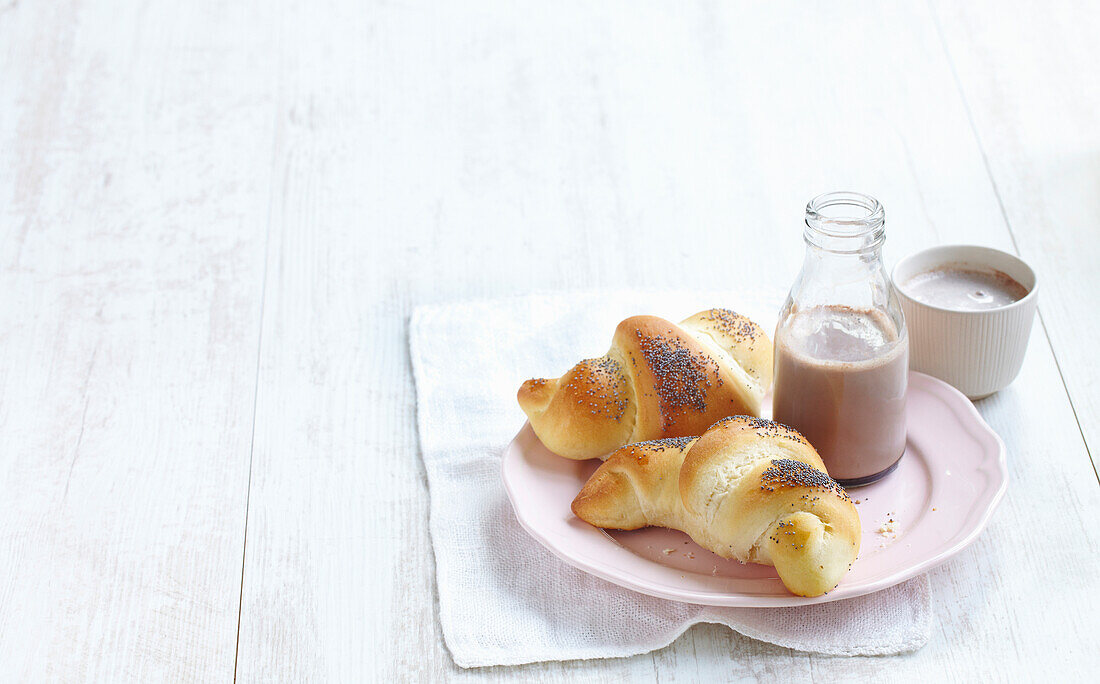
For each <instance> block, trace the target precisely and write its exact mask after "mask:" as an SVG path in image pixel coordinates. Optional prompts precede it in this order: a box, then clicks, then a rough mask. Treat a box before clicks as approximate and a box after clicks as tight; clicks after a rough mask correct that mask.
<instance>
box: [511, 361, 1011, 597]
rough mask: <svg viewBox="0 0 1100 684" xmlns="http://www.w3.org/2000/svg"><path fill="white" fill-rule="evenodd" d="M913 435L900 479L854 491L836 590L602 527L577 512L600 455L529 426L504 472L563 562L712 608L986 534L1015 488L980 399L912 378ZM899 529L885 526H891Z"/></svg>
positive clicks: (918, 556)
mask: <svg viewBox="0 0 1100 684" xmlns="http://www.w3.org/2000/svg"><path fill="white" fill-rule="evenodd" d="M908 411H909V438H908V443H907V445H906V449H905V456H904V457H903V458H902V460H901V464H900V465H899V466H898V469H897V470H896V471H894V473H893V474H891V475H890V476H888V477H887V478H885V479H884V480H882V481H880V482H877V483H875V484H872V485H868V486H866V487H862V488H859V489H853V490H852V491H851V492H850V494H851V495H852V498H853V500H855V501H856V502H857V506H856V509H857V510H858V511H859V514H860V519H861V520H862V522H863V542H862V545H861V548H860V553H859V558H857V559H856V562H855V564H854V565H853V566H852V570H851V572H849V573H848V575H847V576H846V577H845V578H844V580H843V581H842V582H841V583H840V586H838V587H837V588H836V589H834V590H833V591H831V592H829V593H828V594H826V595H824V596H819V597H816V598H802V597H800V596H794V595H792V594H791V593H790V592H788V591H787V590H786V588H785V587H784V586H783V584H782V583H781V582H780V581H779V576H778V575H777V574H776V573H775V570H774V569H773V568H771V567H768V566H763V565H751V564H748V565H742V564H741V563H738V562H737V561H735V560H732V561H731V560H726V559H723V558H720V557H718V556H716V555H714V554H713V553H711V552H709V551H707V550H705V549H703V548H701V547H699V546H697V545H696V544H695V543H694V542H692V541H691V539H690V538H688V536H687V535H685V534H683V533H681V532H675V531H672V530H665V529H660V528H647V529H643V530H636V531H633V532H619V531H616V532H604V531H602V530H598V529H596V528H594V527H592V526H590V525H588V524H587V523H585V522H582V521H581V520H579V519H577V518H576V517H575V516H574V515H573V513H572V512H571V511H570V509H569V504H570V503H571V502H572V501H573V497H575V496H576V495H577V492H578V491H580V489H581V487H582V486H583V485H584V483H585V481H586V480H587V479H588V476H589V475H590V474H591V473H592V471H594V470H595V469H596V467H597V466H598V465H599V461H571V460H569V459H566V458H562V457H560V456H557V455H555V454H553V453H551V452H550V451H549V450H548V449H547V448H546V447H544V446H543V445H542V443H541V442H540V441H539V440H538V437H536V436H535V433H534V432H533V431H532V430H531V426H530V425H525V426H524V428H523V429H522V430H520V433H519V434H518V435H516V438H515V439H514V440H512V443H511V444H509V445H508V448H507V449H506V450H505V452H504V462H503V475H504V485H505V488H506V489H507V491H508V497H509V498H510V499H511V501H512V506H513V508H515V511H516V517H517V518H519V521H520V524H522V525H523V527H524V528H525V529H526V530H527V531H528V532H529V533H530V534H531V536H533V537H534V538H535V539H537V540H538V541H539V542H541V543H542V544H543V546H545V547H546V548H548V549H549V550H550V551H552V552H553V553H554V554H555V555H557V556H558V557H559V558H561V559H562V560H564V561H565V562H567V563H569V564H571V565H574V566H576V567H578V568H580V569H581V570H584V571H586V572H589V573H591V574H593V575H596V576H597V577H602V578H603V579H605V580H608V581H609V582H614V583H615V584H619V585H621V586H624V587H627V588H629V589H633V590H635V591H640V592H642V593H644V594H650V595H652V596H659V597H661V598H666V599H672V600H675V601H685V602H688V603H703V604H708V605H713V606H758V607H765V606H791V605H800V604H806V603H822V602H825V601H836V600H839V599H845V598H852V597H853V596H860V595H862V594H869V593H871V592H873V591H878V590H880V589H885V588H886V587H889V586H893V585H895V584H897V583H899V582H902V581H904V580H907V579H909V578H910V577H913V576H915V575H918V574H920V573H922V572H924V571H926V570H928V569H930V568H932V567H935V566H936V565H939V564H940V563H943V562H944V561H946V560H947V559H948V558H950V557H951V556H953V555H955V554H956V553H958V552H959V551H961V550H962V549H964V548H965V547H966V546H967V545H968V544H970V543H971V542H973V541H974V540H975V539H977V537H978V534H979V533H980V532H981V531H982V528H984V527H985V524H986V522H988V521H989V517H990V516H991V515H992V513H993V509H994V508H995V507H996V506H997V503H998V502H999V501H1000V500H1001V497H1002V496H1003V495H1004V493H1005V488H1006V486H1007V484H1008V473H1007V470H1006V467H1005V447H1004V443H1003V442H1002V441H1001V439H1000V437H998V436H997V435H996V433H994V432H993V430H991V429H990V428H989V426H988V425H986V423H985V421H984V420H982V418H981V416H980V415H979V414H978V411H977V410H976V409H975V408H974V405H973V404H971V403H970V401H969V400H968V399H967V398H966V397H965V396H963V395H962V394H961V393H960V392H959V391H958V390H956V389H955V388H953V387H951V386H950V385H948V384H946V383H944V382H942V381H940V380H936V379H935V378H932V377H930V376H927V375H924V374H921V373H911V374H910V376H909V397H908ZM890 520H893V521H894V523H893V524H892V527H893V529H894V531H893V532H886V531H882V530H883V529H884V527H885V528H889V527H891V525H890V523H889V522H888V521H890Z"/></svg>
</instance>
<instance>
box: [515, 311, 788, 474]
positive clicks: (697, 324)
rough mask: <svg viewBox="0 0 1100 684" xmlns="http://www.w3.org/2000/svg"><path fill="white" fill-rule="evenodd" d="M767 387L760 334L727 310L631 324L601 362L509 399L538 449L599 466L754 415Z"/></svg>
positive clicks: (768, 356)
mask: <svg viewBox="0 0 1100 684" xmlns="http://www.w3.org/2000/svg"><path fill="white" fill-rule="evenodd" d="M771 381H772V343H771V340H770V339H769V338H768V335H767V333H765V332H764V330H763V329H762V328H761V327H760V326H758V325H756V324H755V323H753V322H752V321H750V320H749V319H748V318H745V317H744V316H741V315H739V314H736V313H734V312H732V311H729V310H727V309H709V310H707V311H701V312H699V313H697V314H695V315H694V316H692V317H691V318H688V319H687V320H685V321H683V322H682V323H680V325H675V324H674V323H671V322H669V321H666V320H664V319H663V318H657V317H656V316H634V317H631V318H628V319H626V320H625V321H623V322H622V323H620V324H619V326H618V328H616V329H615V336H614V337H613V338H612V341H611V349H610V350H609V351H608V352H607V354H605V355H603V356H601V357H599V358H596V359H586V360H584V361H581V362H580V363H578V364H577V365H575V366H573V368H571V369H570V370H569V371H568V372H567V373H566V374H565V375H563V376H561V377H560V378H558V379H556V380H553V379H535V380H528V381H527V382H525V383H523V386H522V387H520V389H519V394H518V399H519V405H520V407H521V408H523V411H524V412H525V413H526V414H527V418H528V420H530V422H531V427H532V428H534V430H535V434H536V435H538V437H539V439H540V440H542V443H543V444H545V445H546V447H547V448H548V449H550V450H551V451H553V452H554V453H556V454H560V455H562V456H565V457H567V458H573V459H578V460H580V459H587V458H597V457H599V458H604V457H606V456H607V455H608V454H610V453H611V452H612V451H614V450H615V449H618V448H619V447H621V446H622V445H624V444H630V443H632V442H641V441H645V440H653V439H660V438H664V437H680V436H685V435H698V434H700V433H702V432H703V430H706V429H707V427H709V426H710V425H712V424H714V422H715V421H717V420H719V419H721V418H724V417H726V416H730V415H734V414H752V415H759V413H760V401H761V399H763V397H764V394H765V393H766V392H767V390H768V387H769V386H770V385H771Z"/></svg>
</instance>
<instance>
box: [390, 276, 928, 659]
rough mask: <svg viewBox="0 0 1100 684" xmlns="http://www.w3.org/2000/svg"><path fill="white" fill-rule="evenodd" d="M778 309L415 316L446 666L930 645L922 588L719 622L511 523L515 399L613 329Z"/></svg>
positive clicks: (764, 305)
mask: <svg viewBox="0 0 1100 684" xmlns="http://www.w3.org/2000/svg"><path fill="white" fill-rule="evenodd" d="M780 303H781V302H780V301H779V300H778V299H777V298H775V297H774V296H772V297H771V298H770V299H767V298H761V297H748V296H745V294H744V293H743V292H742V293H740V294H739V295H737V296H733V295H730V294H725V295H718V296H711V297H706V296H703V295H700V294H698V293H694V294H685V293H640V292H614V293H606V292H605V293H585V294H552V295H533V296H525V297H516V298H511V299H504V300H498V301H481V302H466V303H460V304H451V305H443V306H426V307H419V308H417V309H416V310H415V311H414V313H413V315H412V318H411V321H410V330H409V340H410V351H411V357H412V365H413V373H414V376H415V380H416V393H417V420H418V425H419V430H420V448H421V453H422V455H423V458H424V465H425V469H426V471H427V476H428V487H429V490H430V497H431V506H430V528H431V536H432V544H433V546H434V549H435V563H436V581H437V586H438V590H439V612H440V622H441V624H442V626H443V637H444V640H445V641H446V643H447V647H448V649H450V652H451V656H452V657H453V658H454V660H455V663H457V664H458V665H459V666H461V667H480V666H487V665H517V664H521V663H531V662H537V661H543V660H573V659H583V658H610V657H622V656H630V655H635V654H638V653H646V652H648V651H652V650H654V649H657V648H662V647H664V646H666V645H668V644H669V643H671V642H672V640H674V639H675V638H677V637H678V636H679V635H680V634H682V633H683V632H684V631H685V630H687V629H688V628H689V627H691V626H692V625H693V624H695V623H697V622H712V623H720V624H724V625H727V626H728V627H730V628H731V629H733V630H736V631H737V632H740V633H741V634H744V635H746V636H749V637H752V638H755V639H760V640H763V641H768V642H771V643H773V644H778V645H780V646H786V647H789V648H794V649H798V650H802V651H811V652H816V653H827V654H836V655H885V654H892V653H902V652H905V651H911V650H915V649H918V648H920V647H921V646H923V645H924V644H925V643H926V642H927V641H928V638H929V635H930V633H931V624H932V609H931V601H930V592H929V584H928V578H927V577H926V576H924V575H922V576H920V577H917V578H914V579H912V580H909V581H907V582H904V583H902V584H900V585H897V586H895V587H892V588H890V589H886V590H884V591H880V592H878V593H875V594H870V595H867V596H861V597H858V598H854V599H848V600H844V601H833V602H830V603H822V604H816V605H812V606H803V607H796V608H719V607H710V606H697V605H691V604H684V603H676V602H672V601H666V600H663V599H658V598H653V597H650V596H646V595H643V594H639V593H636V592H633V591H630V590H628V589H624V588H621V587H618V586H616V585H614V584H611V583H609V582H606V581H604V580H602V579H599V578H596V577H593V576H590V575H588V574H586V573H584V572H582V571H580V570H577V569H575V568H573V567H571V566H569V565H567V564H565V563H563V562H562V561H560V560H558V559H557V558H556V557H555V556H553V555H552V554H551V553H550V552H549V551H547V550H546V549H544V548H543V547H542V546H541V545H540V544H539V543H538V542H537V541H535V540H534V539H532V538H531V537H529V536H528V535H527V533H526V532H525V531H524V530H523V529H522V528H521V527H520V525H519V522H518V521H517V520H516V518H515V516H514V514H513V512H512V508H511V505H510V504H509V502H508V498H507V495H506V494H505V492H504V487H503V484H502V482H501V475H500V465H501V464H500V459H501V453H502V452H503V450H504V447H505V446H506V445H507V444H508V442H509V441H510V440H511V439H512V437H514V436H515V434H516V433H517V432H518V431H519V429H520V428H521V427H522V426H523V423H524V420H525V416H524V414H523V412H522V411H521V410H520V409H519V406H518V405H517V403H516V399H515V396H516V390H517V389H518V388H519V385H520V383H521V382H522V381H523V380H525V379H526V378H529V377H536V376H542V377H553V376H557V375H559V374H561V373H563V372H564V371H565V370H566V369H568V368H569V367H570V366H572V365H573V364H574V363H576V362H577V361H578V360H580V359H581V358H586V357H591V356H599V355H601V354H603V353H604V352H606V351H607V347H608V346H609V344H610V341H611V334H612V332H613V331H614V329H615V326H616V325H617V324H618V322H619V321H620V320H622V319H623V318H626V317H627V316H630V315H634V314H639V313H650V314H655V315H659V316H663V317H666V318H669V319H671V320H676V321H678V320H681V319H682V318H686V317H687V316H689V315H691V314H693V313H695V312H696V311H701V310H703V309H706V308H709V307H711V306H725V307H727V308H732V309H735V310H738V311H740V312H742V313H745V314H746V315H748V316H750V317H751V318H753V319H754V320H756V321H757V322H758V323H759V324H760V325H762V326H764V327H765V328H766V329H767V328H768V326H772V325H774V321H775V316H776V313H777V311H778V308H779V305H780Z"/></svg>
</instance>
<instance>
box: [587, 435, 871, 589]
mask: <svg viewBox="0 0 1100 684" xmlns="http://www.w3.org/2000/svg"><path fill="white" fill-rule="evenodd" d="M573 512H574V513H575V514H576V515H577V517H578V518H580V519H581V520H584V521H585V522H587V523H589V524H591V525H595V526H596V527H603V528H610V529H619V530H634V529H638V528H640V527H646V526H648V525H656V526H660V527H670V528H673V529H677V530H680V531H682V532H686V533H687V534H688V535H689V536H690V537H691V538H692V539H694V540H695V543H697V544H699V546H702V547H704V548H706V549H709V550H711V551H713V552H714V553H716V554H718V555H719V556H722V557H723V558H737V559H738V560H740V561H742V562H745V563H760V564H762V565H772V566H775V569H776V571H778V573H779V577H780V579H781V580H783V584H784V585H786V587H787V589H789V590H790V591H791V592H792V593H795V594H798V595H800V596H819V595H821V594H824V593H825V592H827V591H829V590H831V589H832V588H833V587H835V586H836V585H837V583H839V582H840V580H841V578H843V577H844V574H845V573H846V572H848V569H849V568H851V566H852V562H853V561H855V559H856V555H857V554H858V553H859V542H860V522H859V514H858V513H857V512H856V507H855V506H854V505H853V504H852V500H851V499H850V498H849V497H848V495H847V494H846V493H845V492H844V490H843V489H842V488H841V487H840V485H838V484H837V483H836V482H835V481H834V480H833V479H832V478H831V477H829V475H828V474H827V473H826V470H825V464H824V463H822V462H821V457H820V456H818V455H817V452H816V451H815V450H814V448H813V447H812V446H810V443H809V442H807V441H806V438H804V437H803V436H802V435H800V434H799V433H798V432H797V431H796V430H794V429H793V428H789V427H787V426H785V425H781V424H779V423H774V422H772V421H770V420H763V419H760V418H752V417H749V416H733V417H731V418H727V419H725V420H722V421H720V422H718V423H716V424H715V425H713V426H712V427H711V428H710V429H709V430H707V431H706V432H705V433H703V435H702V436H701V437H699V438H697V439H696V438H680V439H664V440H658V441H654V442H646V443H642V444H631V445H629V446H625V447H623V448H621V449H619V450H618V451H616V452H615V453H614V454H612V455H611V457H610V458H609V459H607V462H606V463H604V464H603V465H601V466H600V467H599V468H598V469H597V470H596V472H594V473H593V474H592V477H591V478H589V480H588V483H587V484H585V485H584V488H583V489H582V490H581V492H580V494H578V495H577V498H576V499H574V500H573Z"/></svg>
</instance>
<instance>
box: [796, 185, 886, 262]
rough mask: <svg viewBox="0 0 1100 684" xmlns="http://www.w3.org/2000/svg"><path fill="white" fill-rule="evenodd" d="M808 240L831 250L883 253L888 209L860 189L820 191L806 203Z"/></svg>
mask: <svg viewBox="0 0 1100 684" xmlns="http://www.w3.org/2000/svg"><path fill="white" fill-rule="evenodd" d="M802 235H803V238H804V239H805V240H806V244H807V245H809V246H810V247H811V248H816V249H819V250H821V251H822V252H827V253H829V254H833V255H837V256H844V255H854V256H865V255H868V254H881V251H882V243H884V242H885V241H886V212H885V211H884V210H883V208H882V205H881V204H879V202H878V200H876V199H875V198H874V197H869V196H868V195H863V194H860V193H857V192H830V193H826V194H824V195H818V196H817V197H815V198H813V199H812V200H810V202H809V204H807V205H806V229H805V230H804V231H803V233H802Z"/></svg>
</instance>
